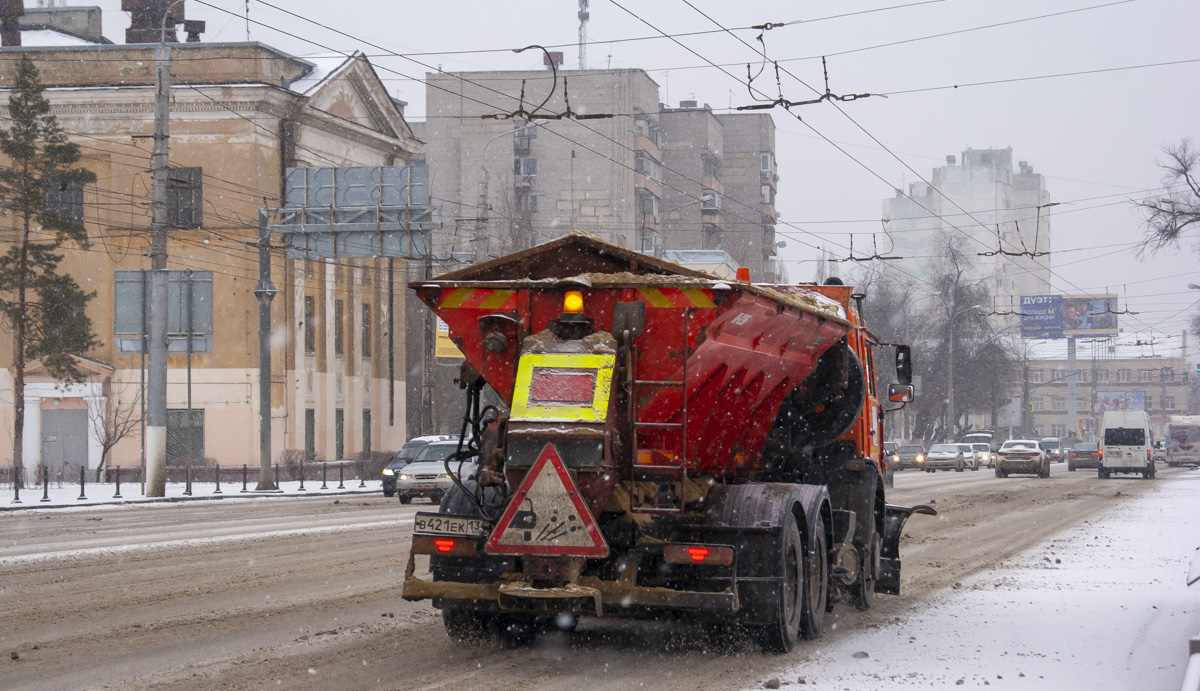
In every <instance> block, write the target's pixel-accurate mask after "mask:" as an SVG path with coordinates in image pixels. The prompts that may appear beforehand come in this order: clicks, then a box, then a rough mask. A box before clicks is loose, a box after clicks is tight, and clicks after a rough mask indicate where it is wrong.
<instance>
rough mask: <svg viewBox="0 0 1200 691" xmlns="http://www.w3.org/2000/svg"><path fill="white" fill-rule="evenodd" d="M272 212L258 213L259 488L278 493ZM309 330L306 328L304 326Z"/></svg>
mask: <svg viewBox="0 0 1200 691" xmlns="http://www.w3.org/2000/svg"><path fill="white" fill-rule="evenodd" d="M270 220H271V219H270V212H269V211H267V210H266V209H263V210H262V211H259V212H258V285H256V286H255V287H254V296H255V297H257V298H258V486H257V487H255V488H254V489H255V490H257V491H260V492H269V491H273V490H277V489H279V488H278V487H277V486H276V485H275V479H274V475H273V474H272V473H271V301H272V300H274V299H275V294H276V292H277V291H276V290H275V284H274V283H272V282H271V226H270ZM305 326H306V327H307V326H308V325H307V324H306V325H305Z"/></svg>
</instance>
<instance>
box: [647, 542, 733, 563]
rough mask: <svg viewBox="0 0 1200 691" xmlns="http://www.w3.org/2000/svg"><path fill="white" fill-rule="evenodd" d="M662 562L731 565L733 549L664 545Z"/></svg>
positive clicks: (726, 547)
mask: <svg viewBox="0 0 1200 691" xmlns="http://www.w3.org/2000/svg"><path fill="white" fill-rule="evenodd" d="M663 561H665V562H667V563H668V564H720V565H721V566H729V565H730V564H732V563H733V548H732V547H729V546H726V545H665V546H664V547H663Z"/></svg>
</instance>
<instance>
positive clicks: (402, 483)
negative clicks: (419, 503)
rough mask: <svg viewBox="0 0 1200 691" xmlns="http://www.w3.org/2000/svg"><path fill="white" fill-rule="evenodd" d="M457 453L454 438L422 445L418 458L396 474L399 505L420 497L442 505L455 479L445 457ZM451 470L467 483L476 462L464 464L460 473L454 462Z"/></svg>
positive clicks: (456, 441)
mask: <svg viewBox="0 0 1200 691" xmlns="http://www.w3.org/2000/svg"><path fill="white" fill-rule="evenodd" d="M456 450H458V439H457V438H453V437H452V438H450V439H448V440H445V441H435V442H430V443H428V444H426V445H425V446H422V447H421V449H420V451H418V452H417V456H416V458H414V459H413V460H412V462H411V463H409V464H408V465H406V466H404V468H402V469H401V470H400V472H398V473H397V474H396V496H397V497H399V498H400V503H401V504H408V503H410V502H411V501H412V500H413V499H414V498H417V497H424V498H427V499H430V500H432V501H433V503H434V504H437V503H439V502H441V501H442V495H444V494H445V493H446V492H449V491H450V488H451V487H453V486H454V480H453V479H451V477H450V475H449V474H448V473H447V472H446V458H447V457H449V456H450V455H451V454H453V453H454V452H455V451H456ZM450 469H451V471H453V472H456V473H460V474H461V477H462V479H464V480H465V479H467V478H469V477H471V476H472V475H473V474H474V473H475V463H474V462H471V463H464V464H462V468H461V470H460V468H459V467H458V464H457V463H451V464H450Z"/></svg>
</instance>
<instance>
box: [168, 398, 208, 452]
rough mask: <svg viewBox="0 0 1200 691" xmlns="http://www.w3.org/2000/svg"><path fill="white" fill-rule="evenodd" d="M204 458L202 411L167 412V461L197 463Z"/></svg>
mask: <svg viewBox="0 0 1200 691" xmlns="http://www.w3.org/2000/svg"><path fill="white" fill-rule="evenodd" d="M203 458H204V411H203V410H196V409H194V408H193V409H192V410H190V411H189V410H168V411H167V461H168V462H170V461H184V462H193V463H194V462H197V461H200V460H202V459H203Z"/></svg>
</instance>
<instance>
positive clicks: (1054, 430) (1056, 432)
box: [1050, 425, 1067, 439]
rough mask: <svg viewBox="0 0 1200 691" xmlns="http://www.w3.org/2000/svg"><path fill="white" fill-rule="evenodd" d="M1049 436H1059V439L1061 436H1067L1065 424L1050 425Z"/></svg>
mask: <svg viewBox="0 0 1200 691" xmlns="http://www.w3.org/2000/svg"><path fill="white" fill-rule="evenodd" d="M1050 436H1052V437H1059V438H1060V439H1061V438H1062V437H1065V436H1067V426H1066V425H1050Z"/></svg>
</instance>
